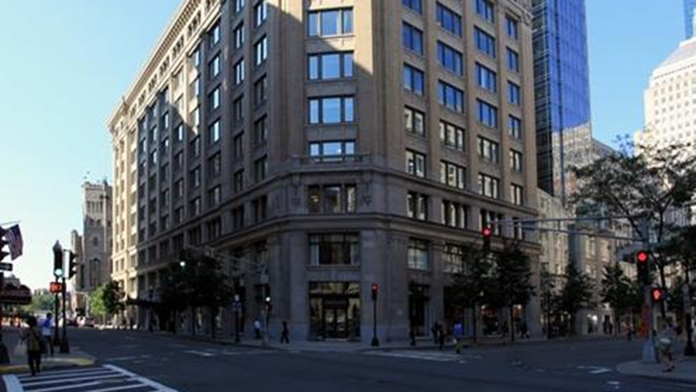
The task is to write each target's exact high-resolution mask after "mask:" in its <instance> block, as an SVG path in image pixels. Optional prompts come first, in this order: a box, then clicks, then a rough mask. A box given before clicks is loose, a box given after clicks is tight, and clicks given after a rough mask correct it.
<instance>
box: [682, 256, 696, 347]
mask: <svg viewBox="0 0 696 392" xmlns="http://www.w3.org/2000/svg"><path fill="white" fill-rule="evenodd" d="M682 291H683V292H684V322H685V323H686V328H684V330H685V331H686V347H684V355H685V356H689V357H691V356H694V355H696V349H694V341H693V338H692V333H693V328H691V285H690V284H689V270H688V268H687V269H686V283H684V286H683V287H682Z"/></svg>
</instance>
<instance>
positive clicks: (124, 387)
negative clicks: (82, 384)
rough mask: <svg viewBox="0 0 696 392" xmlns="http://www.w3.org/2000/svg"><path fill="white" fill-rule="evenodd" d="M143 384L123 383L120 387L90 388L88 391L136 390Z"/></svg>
mask: <svg viewBox="0 0 696 392" xmlns="http://www.w3.org/2000/svg"><path fill="white" fill-rule="evenodd" d="M142 387H143V385H140V384H133V385H123V386H120V387H111V388H102V389H90V390H89V391H88V392H113V391H123V390H126V389H130V390H134V389H140V388H142Z"/></svg>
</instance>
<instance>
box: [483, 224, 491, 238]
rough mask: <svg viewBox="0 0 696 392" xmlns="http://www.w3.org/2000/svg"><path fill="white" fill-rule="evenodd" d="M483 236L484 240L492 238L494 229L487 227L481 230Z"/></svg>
mask: <svg viewBox="0 0 696 392" xmlns="http://www.w3.org/2000/svg"><path fill="white" fill-rule="evenodd" d="M481 234H483V237H484V238H491V236H493V229H491V227H490V226H486V227H484V228H483V230H481Z"/></svg>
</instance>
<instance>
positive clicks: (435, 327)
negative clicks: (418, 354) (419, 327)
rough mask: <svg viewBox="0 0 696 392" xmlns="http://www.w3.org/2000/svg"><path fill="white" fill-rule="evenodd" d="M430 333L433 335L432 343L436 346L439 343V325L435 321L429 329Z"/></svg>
mask: <svg viewBox="0 0 696 392" xmlns="http://www.w3.org/2000/svg"><path fill="white" fill-rule="evenodd" d="M430 332H431V333H432V334H433V343H434V344H437V343H438V342H439V341H440V340H439V337H438V333H439V332H440V323H438V322H437V321H435V322H434V323H433V326H432V327H430Z"/></svg>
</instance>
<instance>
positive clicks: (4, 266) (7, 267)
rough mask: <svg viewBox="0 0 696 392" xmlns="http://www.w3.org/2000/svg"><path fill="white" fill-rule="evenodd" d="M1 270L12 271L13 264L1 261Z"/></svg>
mask: <svg viewBox="0 0 696 392" xmlns="http://www.w3.org/2000/svg"><path fill="white" fill-rule="evenodd" d="M0 271H12V264H10V263H0Z"/></svg>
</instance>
